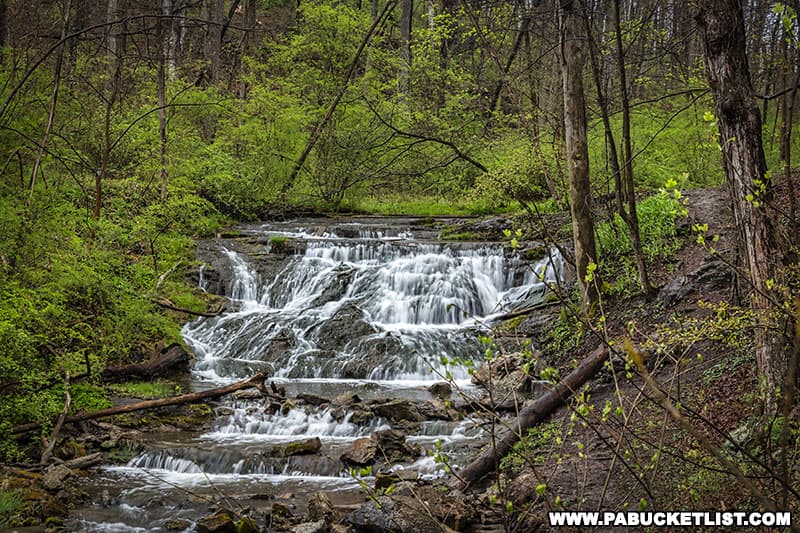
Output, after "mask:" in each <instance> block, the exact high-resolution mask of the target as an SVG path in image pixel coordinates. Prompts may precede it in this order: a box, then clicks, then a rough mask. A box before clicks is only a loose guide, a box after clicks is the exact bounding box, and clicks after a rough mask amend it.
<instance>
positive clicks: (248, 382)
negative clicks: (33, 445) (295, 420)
mask: <svg viewBox="0 0 800 533" xmlns="http://www.w3.org/2000/svg"><path fill="white" fill-rule="evenodd" d="M266 379H267V375H266V373H264V372H259V373H258V374H256V375H255V376H253V377H251V378H249V379H245V380H242V381H237V382H236V383H231V384H230V385H226V386H224V387H219V388H216V389H209V390H204V391H201V392H192V393H189V394H182V395H181V396H173V397H171V398H162V399H159V400H145V401H143V402H137V403H131V404H127V405H120V406H117V407H109V408H108V409H100V410H99V411H92V412H90V413H79V414H77V415H72V416H68V417H66V418H65V419H64V422H65V423H68V424H74V423H75V422H83V421H84V420H95V419H97V418H105V417H108V416H114V415H121V414H125V413H133V412H136V411H143V410H145V409H156V408H158V407H168V406H170V405H183V404H185V403H194V402H199V401H202V400H208V399H211V398H219V397H220V396H225V395H226V394H230V393H232V392H236V391H238V390H242V389H249V388H253V387H255V388H257V389H258V390H260V391H261V393H262V394H263V395H265V396H268V395H269V394H270V393H269V391H268V390H267V387H266V385H265V384H264V382H265V380H266ZM41 427H42V424H40V423H38V422H30V423H27V424H21V425H19V426H14V427H13V428H12V430H11V434H12V435H21V434H23V433H29V432H31V431H36V430H37V429H41Z"/></svg>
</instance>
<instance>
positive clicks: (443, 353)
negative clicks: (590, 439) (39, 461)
mask: <svg viewBox="0 0 800 533" xmlns="http://www.w3.org/2000/svg"><path fill="white" fill-rule="evenodd" d="M256 233H257V234H258V235H259V237H260V238H261V239H262V242H264V243H265V244H264V252H263V253H267V252H268V248H269V244H268V243H269V242H270V239H272V238H273V237H284V238H288V239H292V240H293V241H295V243H299V244H298V245H297V246H294V247H293V248H292V249H295V250H302V252H298V253H297V254H296V255H292V256H289V257H287V258H286V260H285V261H284V262H283V264H282V266H281V267H280V268H279V271H278V273H277V274H274V275H269V276H267V275H262V274H261V273H259V271H258V269H257V267H256V263H254V262H253V261H252V260H251V259H249V258H248V257H247V256H245V255H244V254H242V253H238V252H236V251H234V250H233V249H229V248H222V249H221V254H223V256H224V257H226V258H227V260H228V261H229V264H230V268H231V272H232V273H233V276H232V279H231V281H230V285H229V287H227V291H226V294H228V295H229V297H230V299H231V300H233V301H234V302H235V304H236V305H234V306H233V307H232V310H231V311H229V312H226V313H223V314H221V315H219V316H216V317H210V318H201V319H198V320H196V321H193V322H191V323H189V324H187V325H186V326H185V327H184V329H183V335H184V339H185V340H186V342H187V344H188V345H189V346H191V348H192V349H193V351H194V353H195V355H196V361H195V366H194V369H193V379H194V380H195V386H196V387H205V388H207V387H211V386H219V385H222V384H225V383H230V382H233V381H237V380H240V379H244V378H247V377H250V376H252V375H253V374H254V373H255V372H258V371H261V370H266V371H267V372H268V373H269V375H270V376H271V377H272V378H271V379H273V380H274V381H275V382H276V383H278V384H280V385H281V386H283V387H285V388H286V390H287V397H288V398H295V397H298V396H299V395H301V394H305V395H312V396H314V395H316V396H318V397H319V398H320V399H319V401H318V402H316V403H303V402H300V403H299V404H298V405H294V404H292V405H290V406H288V407H281V408H279V409H276V408H275V407H274V405H271V404H270V402H265V401H264V400H263V399H253V400H250V399H244V398H240V399H225V400H223V401H221V402H220V403H219V404H218V405H217V406H216V407H215V419H214V421H213V423H212V424H211V427H210V428H208V429H207V430H206V431H205V432H204V433H202V434H199V435H190V436H187V437H186V438H184V439H182V440H181V441H180V442H168V443H152V444H151V445H148V446H147V447H146V448H145V450H144V451H142V452H141V453H140V454H139V455H137V456H136V457H134V458H133V459H131V460H130V461H129V462H128V463H127V465H125V466H120V467H114V468H107V469H105V471H104V477H103V479H101V480H100V481H99V483H100V488H101V489H103V490H107V491H108V492H113V493H114V494H116V495H117V496H116V501H117V502H118V505H117V507H120V506H121V505H126V506H132V508H133V507H136V508H137V509H140V515H143V516H145V518H141V516H140V518H137V519H132V518H130V519H129V518H126V516H127V515H126V514H125V513H119V514H118V516H120V517H121V518H119V520H117V519H114V520H111V519H110V518H109V519H107V520H104V519H103V517H104V515H103V511H102V510H101V509H100V508H99V507H98V508H91V509H89V510H84V511H82V518H81V519H80V520H79V521H76V522H75V524H74V525H75V527H79V528H80V527H83V528H85V529H86V530H89V531H111V530H118V531H138V530H139V529H137V528H141V527H146V528H147V527H153V526H152V524H157V527H155V528H154V529H148V531H149V530H160V529H159V528H164V524H165V523H166V521H167V520H168V518H169V517H170V516H172V515H175V516H182V517H186V518H188V519H189V521H190V522H191V521H193V520H196V519H197V518H198V517H199V516H202V514H203V512H204V510H205V509H206V508H205V507H204V506H203V505H200V504H197V505H186V503H185V498H186V493H187V491H190V492H191V494H193V498H194V499H196V500H197V501H201V497H202V496H203V495H208V497H209V498H210V499H213V498H215V497H218V495H219V493H220V492H222V493H225V494H227V495H228V496H232V497H235V498H239V497H240V496H241V495H251V496H252V495H258V499H256V500H252V501H261V499H260V498H262V496H261V495H263V494H264V493H265V492H266V493H269V494H272V495H273V496H274V495H275V494H280V493H288V492H291V493H293V494H296V495H300V494H305V495H311V494H313V493H314V492H315V491H318V490H324V491H333V494H341V495H344V494H352V493H356V492H357V490H358V488H359V487H360V484H359V480H358V479H355V478H354V477H353V475H352V474H351V473H350V471H349V469H348V468H347V467H346V465H344V464H343V463H342V462H341V461H340V460H339V457H340V456H341V455H342V453H343V452H344V451H345V450H346V449H348V447H349V446H351V445H352V443H353V442H354V441H355V440H356V439H358V438H363V437H369V436H370V435H373V434H374V433H375V432H381V431H386V430H389V429H393V425H392V423H390V421H389V420H387V419H386V418H383V417H382V416H377V415H375V414H373V413H371V412H370V411H369V410H368V409H366V408H364V407H363V406H364V405H366V404H368V403H369V402H389V401H395V400H397V401H399V400H408V401H416V402H423V401H427V400H431V399H432V396H431V393H429V392H428V391H427V387H429V386H430V385H432V384H433V383H436V382H441V381H443V380H445V379H446V378H447V379H448V380H451V381H452V382H453V383H454V384H455V386H458V387H462V388H464V389H467V390H469V389H470V387H472V385H471V384H470V374H469V372H468V370H467V368H465V367H464V368H462V367H454V366H451V365H449V364H447V361H448V360H450V359H452V358H454V357H457V358H460V359H466V360H473V361H474V362H476V363H477V362H478V360H479V359H480V358H481V356H482V353H483V349H482V347H481V344H480V342H479V336H480V335H481V334H483V333H485V327H486V326H485V324H486V323H487V321H491V319H492V317H493V316H495V315H497V314H500V313H504V312H507V311H509V310H513V309H518V308H521V307H528V306H530V305H534V304H535V303H537V302H540V301H542V299H544V298H545V297H546V296H547V292H548V286H549V284H551V283H555V282H557V281H559V280H562V279H563V278H564V264H563V261H562V259H561V256H560V255H559V254H558V252H557V251H556V250H555V249H553V250H550V251H548V254H547V257H545V258H544V259H543V260H542V261H539V262H538V263H536V264H533V265H531V264H530V263H528V262H525V261H522V260H521V259H519V258H518V257H515V256H513V255H509V254H507V252H506V250H504V249H503V247H501V246H497V245H487V244H477V243H476V244H473V245H467V244H464V243H445V242H439V241H436V240H432V239H415V235H414V231H412V230H411V229H409V227H408V226H407V225H406V224H404V223H402V221H401V223H395V224H391V223H387V222H386V221H383V222H382V225H381V226H380V227H367V226H363V225H361V224H358V223H342V224H339V225H338V226H335V227H324V226H323V227H320V226H317V227H315V226H314V225H313V224H306V225H300V226H299V227H295V228H291V227H287V225H285V224H284V225H276V226H269V225H267V226H264V227H261V228H258V229H257V230H256ZM300 244H302V245H300ZM204 280H205V277H204V271H203V269H201V272H200V284H201V288H204V287H202V285H203V284H204V283H205V281H204ZM348 395H349V396H350V397H357V399H356V400H353V402H352V403H345V404H341V403H339V404H336V403H335V402H331V400H330V399H333V398H336V397H338V396H348ZM316 396H315V397H316ZM326 398H327V399H328V400H326ZM480 438H481V430H480V429H479V428H477V427H476V426H475V424H474V423H473V422H472V421H471V420H456V421H450V420H425V421H422V422H420V423H418V424H417V425H416V426H415V429H413V430H412V431H411V432H409V433H408V434H407V438H406V442H408V443H409V445H410V446H412V447H414V448H412V449H415V450H417V449H418V450H420V454H419V456H418V457H416V458H411V460H410V461H408V462H406V463H403V464H399V465H394V466H393V467H392V469H393V470H398V469H409V470H411V471H413V472H416V473H417V474H418V475H420V476H422V477H435V476H438V475H441V474H442V469H441V468H442V467H441V465H439V464H437V463H436V461H434V460H433V457H432V456H431V455H429V454H427V453H425V452H426V450H428V451H430V450H433V449H434V448H441V449H443V450H445V451H448V453H450V452H452V453H454V454H455V455H454V463H452V464H458V460H459V459H458V457H459V456H458V451H457V450H460V449H462V448H465V447H466V448H468V447H470V446H474V445H475V444H476V442H478V443H479V442H480ZM301 441H303V442H305V441H313V444H314V446H316V447H317V448H318V449H317V451H316V452H315V453H311V454H304V455H293V454H289V453H287V452H286V450H287V449H288V448H287V446H292V445H293V444H295V443H298V442H301ZM317 441H318V442H317ZM268 487H274V488H268ZM154 501H158V502H159V504H158V506H154V504H153V502H154ZM252 501H251V503H250V505H255V504H253V503H252ZM93 513H94V514H93ZM146 520H150V522H149V525H148V522H147V521H146ZM120 521H121V522H120ZM88 524H92V525H91V526H89V525H88ZM158 524H160V525H158ZM104 527H105V528H106V529H103V528H104ZM108 528H112V529H108ZM113 528H118V529H113ZM125 528H127V529H125ZM188 530H191V528H189V529H188Z"/></svg>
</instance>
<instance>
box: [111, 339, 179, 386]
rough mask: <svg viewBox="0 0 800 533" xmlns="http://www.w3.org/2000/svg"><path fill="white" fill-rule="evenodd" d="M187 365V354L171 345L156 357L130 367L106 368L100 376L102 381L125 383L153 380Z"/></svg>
mask: <svg viewBox="0 0 800 533" xmlns="http://www.w3.org/2000/svg"><path fill="white" fill-rule="evenodd" d="M188 364H189V354H188V353H187V352H186V350H184V349H183V346H181V345H180V344H172V345H170V346H169V347H167V348H166V349H165V350H164V351H163V352H162V353H161V354H159V355H158V356H157V357H155V358H153V359H151V360H149V361H147V362H145V363H134V364H132V365H121V366H107V367H106V368H105V369H104V370H103V372H102V374H101V376H102V377H103V380H104V381H127V380H129V379H153V378H155V377H163V376H165V375H167V374H168V373H169V372H170V371H171V370H173V369H176V368H177V369H180V368H181V367H185V366H186V365H188Z"/></svg>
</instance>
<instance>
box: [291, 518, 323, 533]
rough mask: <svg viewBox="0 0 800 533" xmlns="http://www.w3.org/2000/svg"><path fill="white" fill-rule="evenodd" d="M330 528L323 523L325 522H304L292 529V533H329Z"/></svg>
mask: <svg viewBox="0 0 800 533" xmlns="http://www.w3.org/2000/svg"><path fill="white" fill-rule="evenodd" d="M330 529H331V528H330V526H329V525H328V524H327V523H325V520H320V521H318V522H304V523H302V524H298V525H296V526H294V527H293V528H292V533H327V532H328V531H330Z"/></svg>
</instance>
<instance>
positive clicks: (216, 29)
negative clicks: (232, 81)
mask: <svg viewBox="0 0 800 533" xmlns="http://www.w3.org/2000/svg"><path fill="white" fill-rule="evenodd" d="M202 16H203V18H205V20H206V35H205V41H204V43H203V58H204V59H205V61H206V78H205V81H206V83H208V84H209V85H210V84H212V83H215V82H216V81H218V80H219V76H220V67H221V65H222V42H221V41H222V23H223V18H224V17H225V5H224V2H223V1H222V0H203V15H202Z"/></svg>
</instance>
